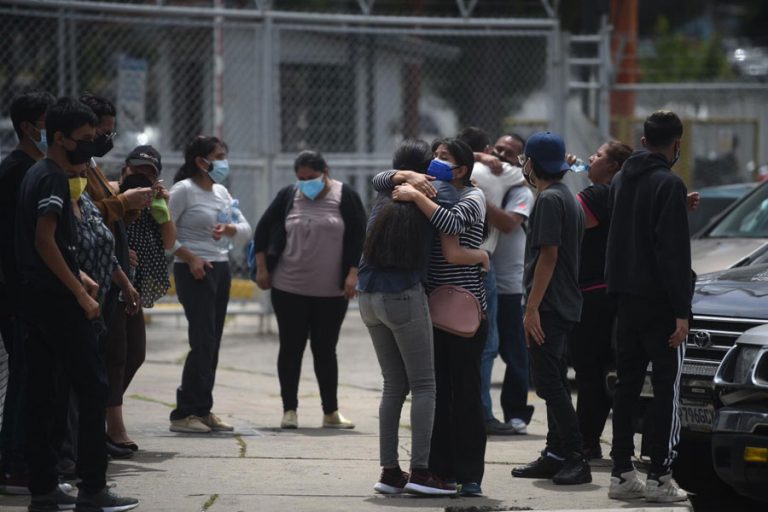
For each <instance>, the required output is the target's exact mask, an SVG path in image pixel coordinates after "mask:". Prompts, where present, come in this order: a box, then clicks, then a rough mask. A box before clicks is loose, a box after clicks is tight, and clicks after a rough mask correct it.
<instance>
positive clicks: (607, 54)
mask: <svg viewBox="0 0 768 512" xmlns="http://www.w3.org/2000/svg"><path fill="white" fill-rule="evenodd" d="M611 29H612V27H611V26H610V25H609V24H608V20H607V17H606V16H605V15H603V17H602V22H601V24H600V43H599V47H598V55H599V58H600V67H599V70H598V80H599V82H600V90H599V93H598V117H597V126H598V128H599V129H600V134H601V135H602V136H603V139H604V140H609V139H610V138H611V92H610V88H611Z"/></svg>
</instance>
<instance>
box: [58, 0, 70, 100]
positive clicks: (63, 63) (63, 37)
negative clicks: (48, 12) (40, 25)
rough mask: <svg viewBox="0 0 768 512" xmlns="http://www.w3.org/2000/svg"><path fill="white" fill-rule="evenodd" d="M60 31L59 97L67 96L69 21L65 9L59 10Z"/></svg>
mask: <svg viewBox="0 0 768 512" xmlns="http://www.w3.org/2000/svg"><path fill="white" fill-rule="evenodd" d="M56 26H57V28H58V30H57V31H56V50H57V59H56V61H57V64H58V69H57V71H58V75H59V76H58V84H57V85H58V89H59V91H58V94H57V96H60V97H61V96H66V95H67V19H66V18H65V17H64V9H59V10H58V20H57V22H56Z"/></svg>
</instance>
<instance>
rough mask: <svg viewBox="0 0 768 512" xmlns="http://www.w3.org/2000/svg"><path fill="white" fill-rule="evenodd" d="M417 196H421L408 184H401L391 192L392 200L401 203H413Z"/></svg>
mask: <svg viewBox="0 0 768 512" xmlns="http://www.w3.org/2000/svg"><path fill="white" fill-rule="evenodd" d="M419 194H421V192H419V191H418V190H416V188H414V186H413V185H411V184H410V183H403V184H402V185H398V186H396V187H395V190H393V191H392V199H393V200H395V201H402V202H408V201H415V200H416V198H417V197H418V196H419Z"/></svg>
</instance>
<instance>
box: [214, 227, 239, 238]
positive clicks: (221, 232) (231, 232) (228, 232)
mask: <svg viewBox="0 0 768 512" xmlns="http://www.w3.org/2000/svg"><path fill="white" fill-rule="evenodd" d="M236 234H237V228H235V225H234V224H216V225H215V226H214V227H213V239H214V240H216V241H217V242H218V241H219V240H221V239H222V238H223V237H225V236H228V237H229V238H232V237H233V236H235V235H236Z"/></svg>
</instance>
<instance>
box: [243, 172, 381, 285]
mask: <svg viewBox="0 0 768 512" xmlns="http://www.w3.org/2000/svg"><path fill="white" fill-rule="evenodd" d="M295 194H296V185H288V186H287V187H285V188H283V189H281V190H280V191H279V192H278V193H277V196H275V199H273V200H272V203H271V204H270V205H269V207H267V210H266V211H265V212H264V215H262V216H261V219H259V223H258V224H257V225H256V231H255V233H254V235H253V245H254V250H255V252H257V253H259V252H265V253H266V256H267V270H269V272H270V273H272V272H273V271H274V270H275V267H276V266H277V262H278V261H279V260H280V256H281V255H282V254H283V251H284V250H285V244H286V238H287V235H286V231H285V219H286V217H287V216H288V212H290V211H291V208H293V197H294V195H295ZM339 210H340V212H341V218H342V219H343V220H344V240H343V249H342V261H341V279H342V281H341V283H340V287H341V288H342V289H343V288H344V280H345V279H346V278H347V274H348V273H349V269H350V268H351V267H357V266H358V263H359V261H360V254H361V253H362V252H363V239H364V238H365V222H366V213H365V208H364V207H363V202H362V201H361V200H360V196H359V195H357V192H355V191H354V190H353V189H352V188H351V187H349V186H348V185H346V184H342V186H341V203H340V204H339Z"/></svg>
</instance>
